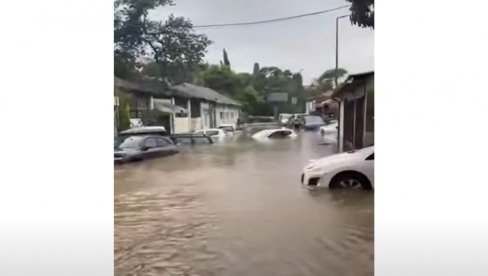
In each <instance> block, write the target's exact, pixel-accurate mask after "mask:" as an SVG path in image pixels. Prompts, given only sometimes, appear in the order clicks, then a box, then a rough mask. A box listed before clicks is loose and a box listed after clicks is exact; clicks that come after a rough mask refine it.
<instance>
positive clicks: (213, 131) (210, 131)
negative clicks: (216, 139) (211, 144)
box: [205, 130, 219, 136]
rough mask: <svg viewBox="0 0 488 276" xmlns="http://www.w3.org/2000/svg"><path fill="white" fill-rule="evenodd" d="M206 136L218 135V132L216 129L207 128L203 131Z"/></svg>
mask: <svg viewBox="0 0 488 276" xmlns="http://www.w3.org/2000/svg"><path fill="white" fill-rule="evenodd" d="M205 134H207V135H208V136H213V135H219V132H218V131H217V130H207V131H206V132H205Z"/></svg>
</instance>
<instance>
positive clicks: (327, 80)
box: [318, 68, 347, 89]
mask: <svg viewBox="0 0 488 276" xmlns="http://www.w3.org/2000/svg"><path fill="white" fill-rule="evenodd" d="M346 74H347V70H346V69H343V68H337V70H336V69H329V70H327V71H325V72H324V73H322V75H320V77H319V78H318V83H319V85H320V86H322V87H323V88H325V87H327V88H330V89H332V88H333V87H334V85H333V83H334V81H335V79H336V77H337V79H338V80H340V79H341V78H342V77H344V76H345V75H346Z"/></svg>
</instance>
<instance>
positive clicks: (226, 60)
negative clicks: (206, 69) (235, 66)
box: [224, 49, 230, 68]
mask: <svg viewBox="0 0 488 276" xmlns="http://www.w3.org/2000/svg"><path fill="white" fill-rule="evenodd" d="M224 65H225V66H227V67H229V68H230V61H229V57H228V56H227V51H226V50H225V49H224Z"/></svg>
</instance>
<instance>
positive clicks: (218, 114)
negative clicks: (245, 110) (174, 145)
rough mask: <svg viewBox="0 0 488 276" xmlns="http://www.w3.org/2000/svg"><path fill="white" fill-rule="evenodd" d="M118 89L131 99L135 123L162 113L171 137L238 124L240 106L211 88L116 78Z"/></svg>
mask: <svg viewBox="0 0 488 276" xmlns="http://www.w3.org/2000/svg"><path fill="white" fill-rule="evenodd" d="M114 84H115V87H118V88H121V89H122V90H123V91H125V92H127V93H128V94H130V95H131V101H130V102H131V104H130V118H131V122H133V123H137V122H139V123H140V122H141V118H142V114H143V113H144V112H145V111H147V110H153V109H156V110H159V111H161V112H162V114H163V116H161V119H160V122H161V123H160V124H161V125H163V126H165V127H166V129H167V130H168V132H170V133H187V132H192V131H194V130H196V129H201V128H209V127H217V126H218V125H220V124H223V123H226V124H234V125H236V124H237V119H238V117H239V113H240V104H239V103H238V102H236V101H234V100H232V99H230V98H229V97H227V96H225V95H222V94H220V93H218V92H217V91H215V90H212V89H210V88H207V87H202V86H198V85H194V84H190V83H182V84H180V85H176V86H166V85H164V84H163V83H162V82H160V81H157V80H143V81H142V80H141V81H127V80H123V79H120V78H117V77H115V79H114Z"/></svg>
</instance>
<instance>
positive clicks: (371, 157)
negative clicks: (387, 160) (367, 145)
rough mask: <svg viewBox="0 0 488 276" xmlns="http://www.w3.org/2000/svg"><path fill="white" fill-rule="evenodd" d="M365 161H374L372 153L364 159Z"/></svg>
mask: <svg viewBox="0 0 488 276" xmlns="http://www.w3.org/2000/svg"><path fill="white" fill-rule="evenodd" d="M366 160H374V152H373V153H372V154H371V155H370V156H368V158H366Z"/></svg>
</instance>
